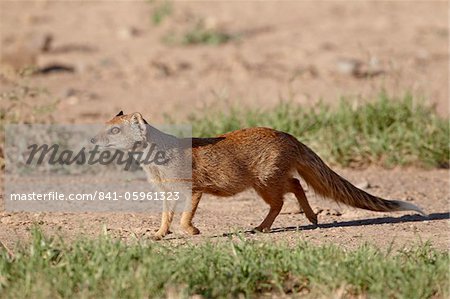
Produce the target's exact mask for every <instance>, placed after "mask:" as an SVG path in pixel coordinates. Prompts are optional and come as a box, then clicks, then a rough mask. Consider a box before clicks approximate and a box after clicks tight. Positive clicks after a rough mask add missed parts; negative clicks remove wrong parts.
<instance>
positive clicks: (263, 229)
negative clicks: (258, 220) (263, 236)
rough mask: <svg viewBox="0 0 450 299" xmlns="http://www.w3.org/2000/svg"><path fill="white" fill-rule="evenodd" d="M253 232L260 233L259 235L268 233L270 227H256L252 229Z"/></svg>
mask: <svg viewBox="0 0 450 299" xmlns="http://www.w3.org/2000/svg"><path fill="white" fill-rule="evenodd" d="M253 231H254V232H260V233H270V227H261V226H257V227H255V228H254V229H253Z"/></svg>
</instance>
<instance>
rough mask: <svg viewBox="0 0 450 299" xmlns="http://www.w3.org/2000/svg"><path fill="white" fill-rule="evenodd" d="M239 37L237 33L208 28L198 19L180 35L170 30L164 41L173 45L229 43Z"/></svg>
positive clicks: (216, 44)
mask: <svg viewBox="0 0 450 299" xmlns="http://www.w3.org/2000/svg"><path fill="white" fill-rule="evenodd" d="M236 39H238V35H237V34H230V33H228V32H225V31H223V30H221V29H219V28H207V27H206V26H205V25H204V22H203V21H198V22H197V23H195V25H194V26H192V27H191V28H190V29H189V30H187V31H186V32H184V33H183V34H181V35H179V34H176V33H174V32H169V33H168V34H166V35H165V36H164V38H163V41H164V42H165V43H167V44H171V45H185V46H187V45H214V46H218V45H221V44H225V43H228V42H230V41H232V40H236Z"/></svg>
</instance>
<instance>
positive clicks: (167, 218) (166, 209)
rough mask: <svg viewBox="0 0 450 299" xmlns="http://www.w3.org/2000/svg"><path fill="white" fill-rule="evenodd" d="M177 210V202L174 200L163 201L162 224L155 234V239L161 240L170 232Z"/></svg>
mask: <svg viewBox="0 0 450 299" xmlns="http://www.w3.org/2000/svg"><path fill="white" fill-rule="evenodd" d="M174 210H175V204H174V203H173V202H168V201H167V200H164V201H163V212H162V216H161V226H160V227H159V230H158V231H157V232H156V233H155V234H154V236H153V239H154V240H161V239H162V238H164V237H165V236H166V235H168V234H169V229H170V224H171V223H172V220H173V215H174Z"/></svg>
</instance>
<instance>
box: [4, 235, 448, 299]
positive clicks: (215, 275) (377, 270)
mask: <svg viewBox="0 0 450 299" xmlns="http://www.w3.org/2000/svg"><path fill="white" fill-rule="evenodd" d="M449 265H450V263H449V253H448V252H440V251H437V250H435V249H433V248H432V247H431V246H429V245H428V244H425V245H418V246H416V247H414V248H412V249H409V250H400V251H396V252H387V253H386V252H382V251H380V250H378V249H376V248H374V247H372V246H368V245H365V246H361V247H360V248H358V249H356V250H352V251H346V250H344V249H341V248H339V247H336V246H331V245H326V246H312V245H309V244H308V243H305V242H299V243H298V244H297V245H294V246H287V245H283V244H281V245H280V244H278V245H274V244H272V243H266V242H252V241H246V240H244V239H241V238H235V239H233V240H227V241H223V242H219V243H215V244H212V243H203V244H201V245H189V244H187V245H186V244H185V245H170V244H167V243H147V244H145V243H141V242H138V241H136V242H134V243H132V244H125V243H123V242H121V241H118V240H114V239H111V238H109V237H108V236H104V237H101V238H99V239H97V240H86V239H85V240H81V239H79V240H75V241H74V242H71V243H70V245H68V244H64V243H63V242H62V241H61V240H57V239H49V238H46V237H45V236H43V235H42V233H41V232H40V231H38V230H34V231H33V237H32V241H31V244H29V245H26V246H19V247H18V248H17V249H16V250H15V252H14V257H9V256H8V255H7V253H6V252H4V251H2V252H1V255H0V297H4V298H72V297H82V298H147V297H166V296H168V295H170V294H171V295H172V298H173V296H175V297H185V296H188V295H193V294H200V295H203V296H205V297H206V298H215V297H219V298H224V297H228V298H229V297H237V296H242V295H244V296H245V297H255V298H256V297H259V296H261V295H264V294H266V293H272V294H278V295H280V294H303V295H307V296H309V297H311V298H316V297H317V296H330V295H331V294H335V293H336V292H340V293H342V294H344V295H349V296H358V295H367V296H369V297H371V298H410V299H411V298H429V297H434V298H439V297H442V298H444V297H446V296H448V288H449V278H450V277H449V271H448V269H449ZM174 294H175V295H174Z"/></svg>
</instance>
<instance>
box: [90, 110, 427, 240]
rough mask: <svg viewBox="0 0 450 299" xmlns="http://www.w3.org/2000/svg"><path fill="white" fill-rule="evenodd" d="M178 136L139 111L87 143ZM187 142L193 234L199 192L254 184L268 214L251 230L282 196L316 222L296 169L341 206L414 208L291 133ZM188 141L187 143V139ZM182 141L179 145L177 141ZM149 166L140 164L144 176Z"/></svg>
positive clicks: (243, 133) (166, 219) (274, 212)
mask: <svg viewBox="0 0 450 299" xmlns="http://www.w3.org/2000/svg"><path fill="white" fill-rule="evenodd" d="M163 137H164V138H166V139H167V138H169V139H173V140H181V139H178V138H176V137H175V136H171V135H168V134H165V133H163V132H161V131H159V130H157V129H156V128H154V127H152V126H150V125H148V123H147V122H146V121H145V120H144V119H143V118H142V115H141V114H140V113H132V114H128V115H124V114H123V112H122V111H121V112H120V113H119V114H118V115H116V116H115V117H114V118H113V119H111V120H110V121H108V122H107V123H106V128H105V131H103V132H101V133H100V134H98V135H97V136H96V137H95V138H93V139H92V140H91V141H92V143H94V144H97V145H100V146H104V147H112V148H118V149H121V150H131V149H132V148H133V146H134V144H135V143H136V142H141V143H142V142H144V143H145V142H147V143H152V142H154V141H155V140H158V139H161V138H163ZM187 140H189V151H188V152H189V155H192V206H191V208H190V210H189V211H184V212H183V214H182V217H181V227H182V228H183V230H184V231H185V232H186V233H188V234H192V235H195V234H198V233H199V230H198V229H197V228H196V227H195V226H193V224H192V219H193V217H194V214H195V211H196V209H197V206H198V203H199V201H200V198H201V196H202V194H203V193H209V194H214V195H217V196H232V195H235V194H237V193H239V192H242V191H244V190H246V189H249V188H253V189H255V190H256V192H257V193H258V194H259V195H260V196H261V197H262V198H263V199H264V201H265V202H266V203H267V204H268V205H269V206H270V210H269V213H268V214H267V216H266V218H265V219H264V220H263V221H262V223H261V224H260V225H259V226H258V227H256V230H258V231H263V232H267V231H270V227H271V226H272V223H273V222H274V220H275V218H276V217H277V216H278V214H279V213H280V211H281V208H282V206H283V196H284V195H285V194H286V193H294V194H295V196H296V198H297V200H298V203H299V205H300V207H301V208H302V209H303V211H304V212H305V215H306V217H307V218H308V219H309V221H311V222H312V223H314V224H317V216H316V214H315V213H314V212H313V210H312V209H311V207H310V205H309V203H308V201H307V199H306V196H305V192H304V190H303V188H302V186H301V185H300V182H299V180H297V179H296V178H294V177H293V176H294V174H295V172H297V173H298V174H299V175H300V176H301V177H302V178H303V179H304V180H305V181H306V183H308V184H309V185H310V186H311V187H312V188H313V189H314V190H315V192H317V193H318V194H320V195H322V196H325V197H328V198H330V199H333V200H335V201H337V202H340V203H344V204H346V205H349V206H352V207H357V208H361V209H367V210H372V211H382V212H391V211H406V210H411V211H416V212H419V213H421V214H423V212H422V211H421V209H420V208H418V207H417V206H415V205H413V204H411V203H408V202H403V201H398V200H385V199H382V198H379V197H376V196H373V195H371V194H369V193H367V192H365V191H363V190H360V189H358V188H357V187H355V186H354V185H352V184H351V183H350V182H348V181H347V180H345V179H344V178H342V177H341V176H339V175H338V174H337V173H335V172H334V171H333V170H331V169H330V168H329V167H328V166H327V165H326V164H325V163H324V162H323V161H322V159H321V158H320V157H319V156H318V155H317V154H315V153H314V152H313V151H312V150H311V149H310V148H308V147H307V146H306V145H304V144H302V143H301V142H299V141H298V140H297V139H296V138H295V137H293V136H291V135H289V134H287V133H284V132H280V131H276V130H273V129H269V128H248V129H242V130H237V131H234V132H230V133H226V134H223V135H220V136H218V137H213V138H192V139H187ZM191 140H192V143H191V142H190V141H191ZM180 144H181V143H180ZM151 167H152V166H151V165H143V168H144V170H146V172H147V174H148V175H149V176H152V175H155V172H152V170H151ZM173 214H174V212H173V211H164V212H163V214H162V223H161V227H160V229H159V230H158V231H157V232H156V234H155V238H157V239H160V238H162V237H164V236H165V235H167V234H168V233H169V228H170V224H171V222H172V219H173Z"/></svg>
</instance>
